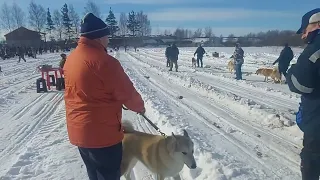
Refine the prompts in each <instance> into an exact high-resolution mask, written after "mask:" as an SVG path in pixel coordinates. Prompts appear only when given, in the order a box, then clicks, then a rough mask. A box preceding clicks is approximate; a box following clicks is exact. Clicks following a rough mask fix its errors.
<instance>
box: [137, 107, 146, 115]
mask: <svg viewBox="0 0 320 180" xmlns="http://www.w3.org/2000/svg"><path fill="white" fill-rule="evenodd" d="M145 113H146V108H143V110H142V111H141V112H138V114H140V115H144V114H145Z"/></svg>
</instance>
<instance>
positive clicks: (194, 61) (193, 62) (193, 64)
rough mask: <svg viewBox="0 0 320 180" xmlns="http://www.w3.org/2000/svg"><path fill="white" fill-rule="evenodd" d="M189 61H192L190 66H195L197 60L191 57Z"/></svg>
mask: <svg viewBox="0 0 320 180" xmlns="http://www.w3.org/2000/svg"><path fill="white" fill-rule="evenodd" d="M191 63H192V64H191V67H197V60H196V58H194V57H193V58H192V59H191Z"/></svg>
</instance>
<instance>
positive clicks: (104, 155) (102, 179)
mask: <svg viewBox="0 0 320 180" xmlns="http://www.w3.org/2000/svg"><path fill="white" fill-rule="evenodd" d="M78 148H79V152H80V155H81V157H82V159H83V162H84V164H85V165H86V168H87V173H88V176H89V179H90V180H120V176H121V171H120V167H121V160H122V143H119V144H116V145H114V146H111V147H105V148H81V147H78Z"/></svg>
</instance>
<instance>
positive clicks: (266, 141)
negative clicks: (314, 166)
mask: <svg viewBox="0 0 320 180" xmlns="http://www.w3.org/2000/svg"><path fill="white" fill-rule="evenodd" d="M132 68H133V67H132ZM135 71H140V72H141V74H142V75H143V76H148V77H151V78H152V77H156V76H157V74H152V75H151V73H152V72H151V71H150V70H149V71H148V73H146V72H144V71H143V70H141V69H140V70H137V69H135ZM149 75H150V76H149ZM158 76H159V75H158ZM150 81H151V83H153V84H155V85H156V84H157V83H160V82H162V81H161V80H160V79H157V78H156V79H155V80H152V79H150ZM172 84H174V83H172ZM156 86H157V88H158V89H162V91H166V90H165V89H163V87H170V85H169V84H161V83H160V84H159V85H156ZM170 88H171V89H175V88H174V87H170ZM186 90H187V89H186ZM187 91H188V90H187ZM167 93H168V94H171V93H173V92H168V91H167ZM191 94H192V95H193V96H198V97H199V94H196V93H194V92H192V93H191ZM190 96H191V95H190ZM168 98H170V97H168ZM171 98H175V97H174V94H171ZM201 100H204V101H205V99H204V98H203V97H202V98H201ZM182 101H183V100H182ZM179 102H180V101H179ZM192 102H193V103H195V100H193V101H192ZM185 103H186V102H185ZM187 104H188V105H189V108H190V103H187ZM204 104H206V106H204ZM204 104H203V105H202V104H198V103H196V104H194V105H191V109H189V110H191V111H192V109H198V108H199V109H202V110H205V111H207V114H208V117H210V114H211V115H214V116H217V115H216V114H213V113H212V112H211V111H210V110H209V109H208V108H207V107H211V108H212V107H214V109H216V110H218V109H217V108H219V109H220V110H222V111H223V112H224V114H225V115H224V117H227V118H222V119H223V120H224V123H227V124H229V125H232V126H233V127H234V128H237V129H239V130H240V131H242V132H243V133H244V134H247V133H246V130H247V129H248V128H249V130H250V131H251V132H252V131H253V132H258V133H259V134H260V135H262V137H260V138H258V137H257V136H256V135H254V133H252V135H251V134H249V135H250V138H252V139H254V140H255V141H257V142H259V143H257V144H260V145H261V144H262V145H264V146H265V147H266V148H267V150H265V151H270V150H271V152H272V151H273V153H271V154H272V155H276V156H275V157H274V160H278V159H282V161H283V162H286V165H288V166H287V167H288V168H289V169H291V171H293V172H296V173H299V172H300V171H299V169H298V167H299V163H298V160H297V159H299V158H295V159H296V160H295V161H292V160H291V159H290V158H286V155H287V154H286V153H285V152H282V150H286V149H285V148H288V146H283V147H281V148H280V149H278V148H276V147H275V146H276V145H279V143H281V140H283V138H281V137H278V136H277V137H278V138H279V141H276V142H273V140H270V139H269V138H267V137H268V135H269V134H270V133H268V134H267V133H265V132H264V131H260V130H258V129H257V128H254V127H252V126H250V125H248V124H241V122H238V121H237V120H236V119H239V118H241V117H240V116H239V115H235V114H234V113H232V111H231V110H230V109H226V110H227V111H226V110H225V109H224V108H225V107H223V106H222V107H217V106H218V105H217V106H215V105H210V104H207V103H204ZM194 107H197V108H194ZM211 110H212V109H211ZM216 110H215V112H216ZM228 113H231V115H229V114H228ZM234 116H235V117H234ZM227 119H233V121H230V120H227ZM234 122H237V123H236V124H235V125H234V124H232V123H234ZM211 123H212V122H211ZM239 124H240V127H239ZM211 126H212V125H211ZM242 128H244V129H242ZM250 128H251V129H250ZM262 139H263V141H262ZM276 140H277V139H276ZM269 143H270V144H269ZM287 143H288V145H289V144H292V143H291V142H287ZM268 146H270V147H271V146H273V147H271V149H269V147H268ZM289 147H292V146H289ZM289 150H290V152H291V151H292V152H295V153H294V154H293V155H295V156H297V157H298V155H297V154H298V153H297V149H296V148H295V147H293V148H289ZM294 150H295V151H294ZM269 154H270V152H269ZM270 161H272V160H270ZM292 165H293V167H292ZM295 167H297V168H295ZM270 168H273V169H274V171H277V170H279V168H280V169H281V168H282V167H281V166H280V167H270ZM280 174H282V173H279V175H280Z"/></svg>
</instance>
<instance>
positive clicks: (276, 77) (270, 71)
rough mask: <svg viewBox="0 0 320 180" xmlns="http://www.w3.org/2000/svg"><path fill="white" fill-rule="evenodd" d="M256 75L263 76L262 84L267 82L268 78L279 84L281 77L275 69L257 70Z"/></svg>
mask: <svg viewBox="0 0 320 180" xmlns="http://www.w3.org/2000/svg"><path fill="white" fill-rule="evenodd" d="M256 74H257V75H263V76H264V82H268V78H269V77H270V78H271V79H273V81H274V82H275V83H279V82H280V83H281V82H282V81H281V77H280V73H279V70H278V68H277V67H275V68H273V69H271V68H259V69H258V70H257V71H256Z"/></svg>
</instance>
